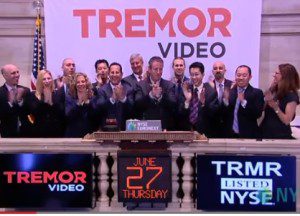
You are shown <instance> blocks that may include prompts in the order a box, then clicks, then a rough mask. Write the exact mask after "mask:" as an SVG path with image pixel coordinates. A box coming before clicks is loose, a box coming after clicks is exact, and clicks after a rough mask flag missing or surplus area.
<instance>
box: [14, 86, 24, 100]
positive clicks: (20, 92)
mask: <svg viewBox="0 0 300 216" xmlns="http://www.w3.org/2000/svg"><path fill="white" fill-rule="evenodd" d="M24 93H25V90H24V89H23V88H17V96H16V100H17V102H20V101H22V100H23V97H24Z"/></svg>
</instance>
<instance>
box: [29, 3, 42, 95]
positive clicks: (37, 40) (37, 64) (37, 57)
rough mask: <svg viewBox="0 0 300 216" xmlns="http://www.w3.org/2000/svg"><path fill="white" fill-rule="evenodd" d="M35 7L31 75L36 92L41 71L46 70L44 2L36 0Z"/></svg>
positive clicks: (32, 86) (32, 85)
mask: <svg viewBox="0 0 300 216" xmlns="http://www.w3.org/2000/svg"><path fill="white" fill-rule="evenodd" d="M33 7H34V9H35V10H36V21H35V34H34V47H33V66H32V74H31V89H32V90H35V88H36V86H35V83H36V79H37V76H38V73H39V71H40V70H42V69H44V65H45V62H44V51H43V45H42V38H41V35H42V34H41V31H42V28H41V27H42V20H41V8H42V7H43V1H42V0H35V1H34V2H33Z"/></svg>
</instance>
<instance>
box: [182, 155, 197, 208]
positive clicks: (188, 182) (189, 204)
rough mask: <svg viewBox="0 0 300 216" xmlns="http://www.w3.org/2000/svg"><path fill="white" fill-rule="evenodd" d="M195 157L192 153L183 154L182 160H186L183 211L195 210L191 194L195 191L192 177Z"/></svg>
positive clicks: (183, 178) (183, 169)
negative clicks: (192, 163) (193, 158)
mask: <svg viewBox="0 0 300 216" xmlns="http://www.w3.org/2000/svg"><path fill="white" fill-rule="evenodd" d="M193 156H194V155H193V154H192V153H182V158H183V160H184V164H183V168H182V173H183V177H182V180H183V183H182V189H183V192H184V197H183V199H182V205H181V207H182V210H185V209H186V210H187V211H188V210H191V209H192V208H194V203H193V199H192V197H191V192H192V189H193V177H192V166H191V159H192V157H193Z"/></svg>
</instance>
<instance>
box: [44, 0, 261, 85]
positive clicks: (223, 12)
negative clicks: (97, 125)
mask: <svg viewBox="0 0 300 216" xmlns="http://www.w3.org/2000/svg"><path fill="white" fill-rule="evenodd" d="M44 4H45V7H44V11H45V30H46V31H45V33H46V53H47V69H49V70H50V71H52V72H53V73H55V74H56V75H61V74H62V71H61V62H62V60H63V59H64V58H67V57H72V58H74V60H75V62H76V66H77V71H81V72H85V73H87V74H88V75H89V77H90V79H91V81H92V82H93V81H94V79H95V75H96V73H95V69H94V63H95V61H96V60H97V59H99V58H105V59H107V60H108V61H109V62H110V63H112V62H119V63H120V64H121V65H122V66H123V73H124V76H125V75H128V74H130V73H132V71H131V68H130V63H129V56H130V55H131V54H132V53H140V54H141V55H142V56H143V57H144V63H145V64H144V66H145V67H146V65H147V62H148V60H149V58H150V57H152V56H154V55H156V56H161V57H162V58H163V59H164V61H165V67H164V72H163V77H165V78H170V76H171V75H173V72H172V70H171V66H172V65H171V63H172V60H173V58H174V57H176V56H181V57H184V58H185V59H186V64H187V66H188V65H190V64H191V63H192V62H194V61H201V62H202V63H203V64H204V65H205V67H206V74H207V75H209V74H210V71H211V70H212V64H213V62H215V61H217V60H221V61H224V62H225V64H226V67H227V77H228V78H230V79H232V78H233V77H234V72H235V69H236V68H237V66H239V65H242V64H246V65H249V66H250V67H251V68H252V72H253V74H252V77H253V78H252V80H251V82H252V84H253V85H254V86H258V77H259V73H258V72H259V50H260V26H261V8H262V1H261V0H255V1H253V0H227V1H220V0H201V1H196V0H177V1H174V0H161V1H149V0H130V1H128V0H109V1H107V0H88V1H86V0H76V1H70V0H44ZM145 69H146V68H145Z"/></svg>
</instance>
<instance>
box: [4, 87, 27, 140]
mask: <svg viewBox="0 0 300 216" xmlns="http://www.w3.org/2000/svg"><path fill="white" fill-rule="evenodd" d="M17 87H18V88H23V89H24V96H23V104H22V106H20V105H19V104H17V103H16V104H13V106H12V107H10V105H9V104H8V93H9V92H8V89H7V87H6V85H5V84H4V85H3V86H1V87H0V133H1V137H31V136H32V124H31V123H30V122H29V120H28V115H29V114H30V106H29V102H30V97H31V94H30V90H29V88H26V87H24V86H20V85H18V86H17ZM20 123H21V124H20Z"/></svg>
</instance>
